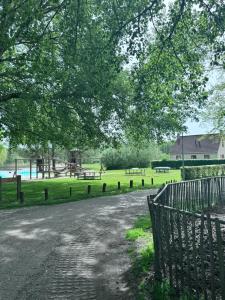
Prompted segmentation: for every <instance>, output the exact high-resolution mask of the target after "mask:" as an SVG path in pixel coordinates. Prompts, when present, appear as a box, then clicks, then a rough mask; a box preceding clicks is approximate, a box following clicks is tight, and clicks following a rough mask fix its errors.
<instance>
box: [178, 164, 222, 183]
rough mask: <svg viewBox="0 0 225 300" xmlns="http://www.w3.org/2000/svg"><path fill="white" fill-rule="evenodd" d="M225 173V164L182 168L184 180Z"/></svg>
mask: <svg viewBox="0 0 225 300" xmlns="http://www.w3.org/2000/svg"><path fill="white" fill-rule="evenodd" d="M224 173H225V165H210V166H197V167H195V166H194V167H184V168H182V169H181V174H182V178H183V180H192V179H200V178H205V177H212V176H220V175H224Z"/></svg>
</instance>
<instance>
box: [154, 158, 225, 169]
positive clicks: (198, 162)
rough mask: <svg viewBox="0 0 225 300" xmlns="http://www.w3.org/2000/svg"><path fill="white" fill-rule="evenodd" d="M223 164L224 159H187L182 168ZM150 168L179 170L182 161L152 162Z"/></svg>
mask: <svg viewBox="0 0 225 300" xmlns="http://www.w3.org/2000/svg"><path fill="white" fill-rule="evenodd" d="M221 164H225V159H188V160H184V166H185V167H186V166H206V165H207V166H208V165H221ZM151 167H152V168H153V169H154V168H156V167H170V168H172V169H180V168H181V167H182V160H154V161H152V163H151Z"/></svg>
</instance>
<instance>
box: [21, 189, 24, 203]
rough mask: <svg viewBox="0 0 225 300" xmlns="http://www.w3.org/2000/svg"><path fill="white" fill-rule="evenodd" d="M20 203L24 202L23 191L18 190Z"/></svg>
mask: <svg viewBox="0 0 225 300" xmlns="http://www.w3.org/2000/svg"><path fill="white" fill-rule="evenodd" d="M20 203H21V204H23V203H24V192H20Z"/></svg>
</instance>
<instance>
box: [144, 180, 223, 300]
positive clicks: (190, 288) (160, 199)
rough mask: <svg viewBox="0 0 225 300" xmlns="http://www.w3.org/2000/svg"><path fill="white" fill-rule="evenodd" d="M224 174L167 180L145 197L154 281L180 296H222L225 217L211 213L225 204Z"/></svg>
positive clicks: (217, 297)
mask: <svg viewBox="0 0 225 300" xmlns="http://www.w3.org/2000/svg"><path fill="white" fill-rule="evenodd" d="M224 196H225V177H212V178H207V179H200V180H193V181H188V182H180V183H173V184H167V185H166V186H164V187H163V188H162V189H161V190H160V192H159V193H158V194H157V195H156V197H154V198H152V197H150V196H149V197H148V205H149V210H150V215H151V219H152V229H153V240H154V248H155V262H154V268H155V279H156V280H157V281H162V280H166V279H167V280H169V282H170V285H171V287H173V288H174V289H175V291H176V292H177V294H178V295H180V294H182V293H186V294H187V295H189V296H190V297H192V298H191V299H212V300H214V299H215V300H217V299H222V300H225V218H224V219H218V218H216V217H214V216H211V215H210V214H209V211H210V209H212V208H213V207H216V206H223V205H224V204H225V197H224Z"/></svg>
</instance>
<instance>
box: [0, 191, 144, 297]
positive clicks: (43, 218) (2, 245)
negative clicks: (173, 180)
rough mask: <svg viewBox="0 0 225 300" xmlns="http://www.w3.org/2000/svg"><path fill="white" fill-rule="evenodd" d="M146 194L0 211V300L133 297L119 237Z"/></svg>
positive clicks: (140, 210) (126, 258)
mask: <svg viewBox="0 0 225 300" xmlns="http://www.w3.org/2000/svg"><path fill="white" fill-rule="evenodd" d="M147 194H149V191H142V192H133V193H130V194H124V195H119V196H113V197H101V198H96V199H89V200H83V201H79V202H74V203H66V204H61V205H54V206H39V207H31V208H24V209H17V210H7V211H0V299H1V300H8V299H9V300H11V299H12V300H14V299H17V300H22V299H27V300H28V299H29V300H31V299H38V300H39V299H40V300H42V299H55V300H57V299H65V300H67V299H75V300H92V299H93V300H94V299H102V300H111V299H115V300H121V299H124V300H126V299H129V300H132V299H135V297H134V295H133V293H132V289H131V288H130V286H129V280H128V277H129V276H128V275H129V273H130V261H129V256H128V253H127V250H128V245H127V242H126V241H125V239H124V236H125V231H126V229H127V228H129V227H130V226H132V224H133V222H134V220H135V219H136V217H137V215H140V214H143V213H146V212H147V205H146V195H147Z"/></svg>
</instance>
